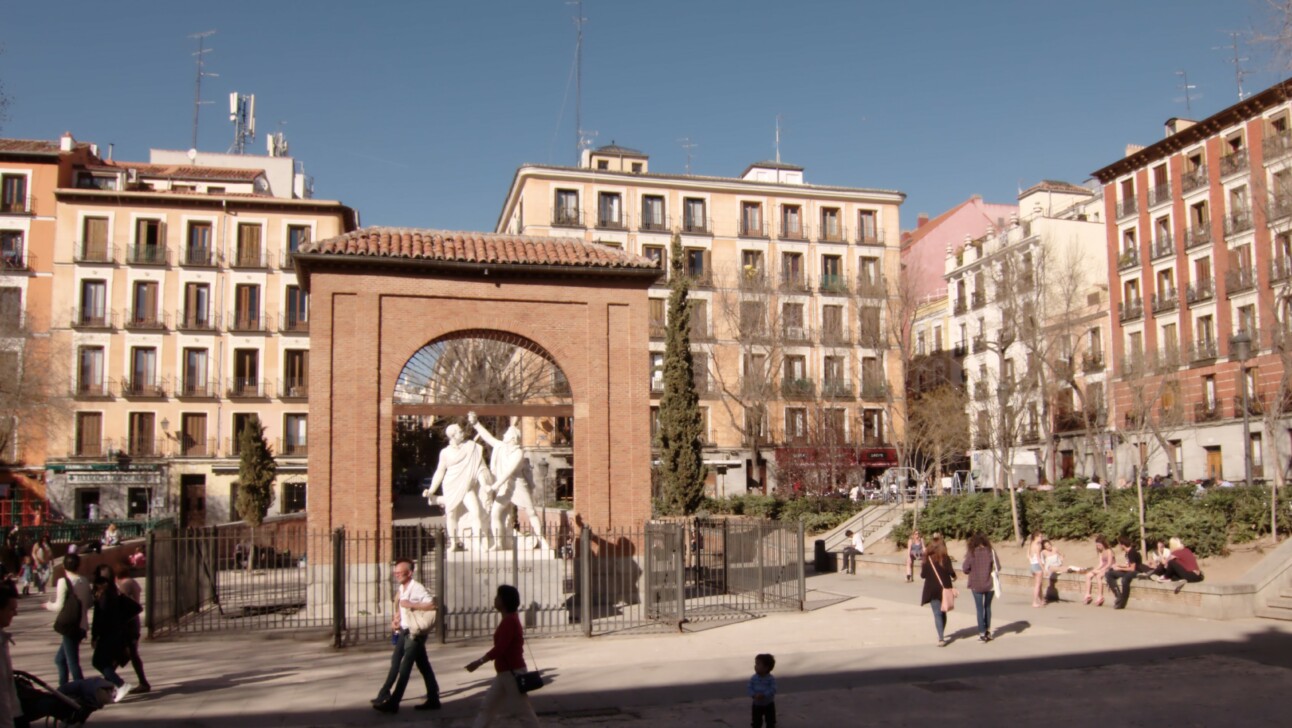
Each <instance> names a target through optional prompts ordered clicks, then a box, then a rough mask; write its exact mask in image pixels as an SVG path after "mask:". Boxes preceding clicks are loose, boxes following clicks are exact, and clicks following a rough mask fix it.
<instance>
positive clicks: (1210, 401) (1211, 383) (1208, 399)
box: [1202, 374, 1216, 410]
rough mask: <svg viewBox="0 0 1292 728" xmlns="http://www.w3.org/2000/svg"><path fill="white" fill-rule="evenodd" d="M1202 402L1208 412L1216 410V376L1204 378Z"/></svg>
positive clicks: (1210, 375) (1211, 375)
mask: <svg viewBox="0 0 1292 728" xmlns="http://www.w3.org/2000/svg"><path fill="white" fill-rule="evenodd" d="M1202 401H1203V404H1205V405H1206V408H1207V409H1208V410H1214V409H1216V376H1215V375H1214V374H1208V375H1206V376H1205V377H1203V378H1202Z"/></svg>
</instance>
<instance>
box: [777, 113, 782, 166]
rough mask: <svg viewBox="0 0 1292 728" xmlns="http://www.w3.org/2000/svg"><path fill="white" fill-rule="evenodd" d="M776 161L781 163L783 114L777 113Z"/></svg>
mask: <svg viewBox="0 0 1292 728" xmlns="http://www.w3.org/2000/svg"><path fill="white" fill-rule="evenodd" d="M776 163H777V164H780V163H781V115H780V114H777V115H776Z"/></svg>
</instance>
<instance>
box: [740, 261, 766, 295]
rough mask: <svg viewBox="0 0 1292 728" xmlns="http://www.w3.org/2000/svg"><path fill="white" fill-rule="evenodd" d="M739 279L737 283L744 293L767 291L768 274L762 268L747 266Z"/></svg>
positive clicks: (742, 270)
mask: <svg viewBox="0 0 1292 728" xmlns="http://www.w3.org/2000/svg"><path fill="white" fill-rule="evenodd" d="M738 279H739V280H738V281H737V283H738V285H739V286H740V290H742V291H765V290H767V273H765V272H764V271H763V270H762V269H761V268H757V267H754V266H745V267H743V268H741V269H740V274H739V276H738Z"/></svg>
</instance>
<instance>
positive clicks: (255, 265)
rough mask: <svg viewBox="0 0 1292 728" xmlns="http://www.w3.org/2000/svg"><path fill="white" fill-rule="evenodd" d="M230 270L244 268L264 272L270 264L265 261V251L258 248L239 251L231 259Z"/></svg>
mask: <svg viewBox="0 0 1292 728" xmlns="http://www.w3.org/2000/svg"><path fill="white" fill-rule="evenodd" d="M229 267H230V268H244V269H249V270H263V269H266V268H268V267H269V262H268V261H267V260H266V259H265V251H263V250H261V249H259V248H256V249H254V250H239V251H237V252H236V253H234V254H233V257H232V258H230V259H229Z"/></svg>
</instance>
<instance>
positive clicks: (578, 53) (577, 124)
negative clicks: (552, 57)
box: [566, 0, 596, 164]
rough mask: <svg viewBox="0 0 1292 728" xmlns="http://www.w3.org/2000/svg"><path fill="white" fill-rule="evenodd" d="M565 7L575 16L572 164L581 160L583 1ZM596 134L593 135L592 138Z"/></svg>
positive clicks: (582, 139) (575, 1)
mask: <svg viewBox="0 0 1292 728" xmlns="http://www.w3.org/2000/svg"><path fill="white" fill-rule="evenodd" d="M566 5H574V6H575V10H576V12H577V15H575V16H574V29H575V32H576V38H575V41H574V157H575V159H574V163H575V164H578V163H579V162H581V161H582V159H583V148H584V142H585V141H586V140H585V138H584V134H583V23H584V22H586V21H587V18H585V17H583V0H567V1H566ZM595 135H596V134H595V133H594V134H593V136H595Z"/></svg>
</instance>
